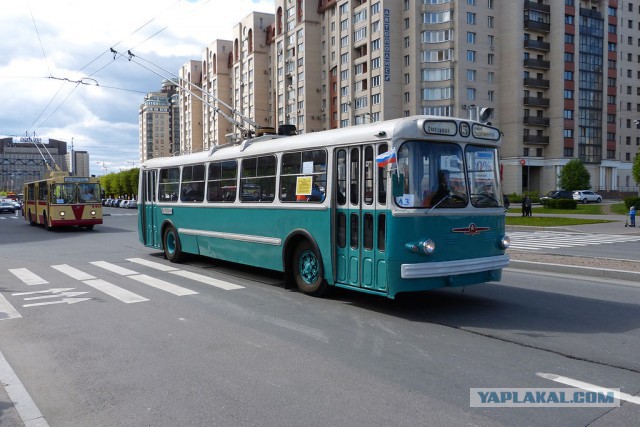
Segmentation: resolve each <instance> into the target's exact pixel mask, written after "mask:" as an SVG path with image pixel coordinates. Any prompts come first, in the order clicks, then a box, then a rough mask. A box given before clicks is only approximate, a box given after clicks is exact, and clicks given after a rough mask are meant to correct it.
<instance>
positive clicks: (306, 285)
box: [291, 240, 328, 297]
mask: <svg viewBox="0 0 640 427" xmlns="http://www.w3.org/2000/svg"><path fill="white" fill-rule="evenodd" d="M291 266H292V268H293V278H294V280H295V282H296V285H297V286H298V289H300V292H302V293H304V294H307V295H312V296H316V297H319V296H322V295H324V294H325V293H326V292H327V290H328V285H327V282H326V281H325V280H324V274H323V270H322V260H321V259H320V257H319V256H318V254H317V252H316V250H315V249H314V248H313V246H312V245H311V244H310V243H309V242H308V241H307V240H305V241H303V242H301V243H299V244H298V246H297V247H296V249H295V251H294V252H293V260H292V264H291Z"/></svg>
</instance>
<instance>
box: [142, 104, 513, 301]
mask: <svg viewBox="0 0 640 427" xmlns="http://www.w3.org/2000/svg"><path fill="white" fill-rule="evenodd" d="M500 141H501V138H500V131H499V130H498V129H496V128H494V127H491V126H487V125H485V124H482V123H479V122H475V121H470V120H462V119H453V118H445V117H435V116H414V117H407V118H402V119H396V120H390V121H383V122H377V123H371V124H366V125H359V126H352V127H348V128H342V129H335V130H328V131H323V132H317V133H309V134H304V135H294V136H280V135H262V136H259V137H256V138H253V139H247V140H245V141H243V142H242V143H240V144H236V145H226V146H216V147H213V148H212V149H211V150H210V151H208V152H202V153H196V154H189V155H184V156H176V157H169V158H157V159H151V160H149V161H147V162H145V163H143V164H142V165H141V173H140V188H139V195H140V205H139V215H138V220H139V227H138V229H139V239H140V241H141V242H142V243H143V244H144V245H145V246H149V247H153V248H157V249H160V250H163V251H164V255H165V257H166V258H167V259H168V260H170V261H172V262H179V261H180V260H181V259H182V258H183V256H184V255H185V254H198V255H203V256H207V257H212V258H217V259H221V260H226V261H231V262H235V263H242V264H247V265H251V266H255V267H261V268H266V269H272V270H278V271H282V272H284V278H285V286H288V285H292V286H297V287H298V288H299V289H300V291H302V292H303V293H305V294H310V295H316V296H319V295H322V294H323V293H325V291H327V290H328V289H330V288H331V287H332V286H338V287H342V288H348V289H353V290H358V291H362V292H367V293H371V294H377V295H382V296H386V297H389V298H394V297H395V296H396V295H397V294H398V293H401V292H415V291H424V290H431V289H437V288H443V287H460V286H466V285H472V284H478V283H484V282H488V281H497V280H500V279H501V275H502V269H503V268H504V267H506V266H507V265H508V263H509V257H508V256H507V255H506V254H505V250H506V249H507V247H508V246H509V238H508V236H507V235H506V234H505V209H504V207H503V206H502V200H503V198H502V193H501V187H500V176H499V162H498V151H497V150H498V147H499V146H500ZM445 179H446V182H444V180H445Z"/></svg>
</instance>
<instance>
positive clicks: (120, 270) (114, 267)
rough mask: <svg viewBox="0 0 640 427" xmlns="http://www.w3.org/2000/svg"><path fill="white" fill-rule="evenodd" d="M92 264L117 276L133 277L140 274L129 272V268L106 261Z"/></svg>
mask: <svg viewBox="0 0 640 427" xmlns="http://www.w3.org/2000/svg"><path fill="white" fill-rule="evenodd" d="M91 264H93V265H95V266H97V267H101V268H104V269H105V270H109V271H112V272H114V273H116V274H120V275H121V276H131V275H132V274H138V272H137V271H133V270H129V269H128V268H125V267H121V266H119V265H116V264H112V263H110V262H106V261H91Z"/></svg>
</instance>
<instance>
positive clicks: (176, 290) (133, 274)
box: [91, 261, 197, 296]
mask: <svg viewBox="0 0 640 427" xmlns="http://www.w3.org/2000/svg"><path fill="white" fill-rule="evenodd" d="M91 264H93V265H96V266H98V267H102V268H105V269H107V270H109V271H113V272H114V273H118V274H121V275H123V276H127V277H128V278H130V279H133V280H136V281H138V282H140V283H144V284H145V285H149V286H152V287H154V288H156V289H160V290H162V291H165V292H169V293H172V294H174V295H178V296H183V295H194V294H197V292H196V291H192V290H191V289H187V288H183V287H182V286H178V285H174V284H173V283H169V282H167V281H165V280H162V279H157V278H155V277H151V276H147V275H146V274H139V273H138V272H137V271H133V270H129V269H128V268H124V267H120V266H119V265H115V264H111V263H110V262H106V261H93V262H92V263H91Z"/></svg>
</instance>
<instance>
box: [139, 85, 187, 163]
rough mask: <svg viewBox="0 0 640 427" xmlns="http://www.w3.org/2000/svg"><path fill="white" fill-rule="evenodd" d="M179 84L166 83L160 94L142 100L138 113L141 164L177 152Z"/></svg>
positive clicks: (152, 93) (178, 137) (153, 94)
mask: <svg viewBox="0 0 640 427" xmlns="http://www.w3.org/2000/svg"><path fill="white" fill-rule="evenodd" d="M178 111H179V103H178V84H177V82H176V81H172V80H165V81H163V82H162V89H161V90H160V91H159V92H151V93H148V94H147V95H146V96H145V99H144V102H143V103H142V104H141V105H140V108H139V111H138V125H139V135H140V163H142V162H144V161H146V160H149V159H153V158H154V157H166V156H172V155H173V154H174V153H176V152H179V149H180V145H179V144H180V114H179V113H178Z"/></svg>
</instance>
